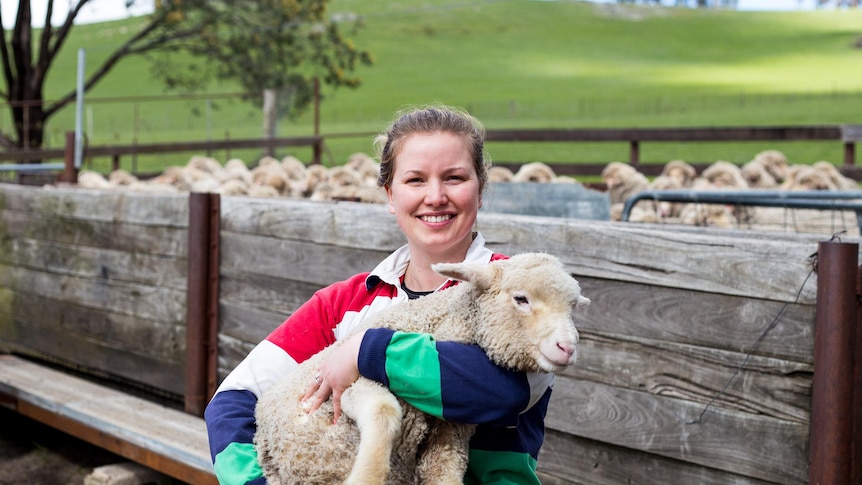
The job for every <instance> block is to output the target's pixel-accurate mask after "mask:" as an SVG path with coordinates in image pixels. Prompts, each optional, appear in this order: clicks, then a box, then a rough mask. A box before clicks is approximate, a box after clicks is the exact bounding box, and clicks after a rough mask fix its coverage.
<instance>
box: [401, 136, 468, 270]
mask: <svg viewBox="0 0 862 485" xmlns="http://www.w3.org/2000/svg"><path fill="white" fill-rule="evenodd" d="M400 148H401V150H400V152H399V153H397V154H396V156H395V164H394V170H393V177H392V184H391V185H390V186H389V187H387V188H386V193H387V195H388V197H389V212H391V213H392V214H395V216H396V219H397V221H398V226H399V227H401V230H402V231H403V232H404V234H405V235H406V236H407V242H408V243H409V245H410V251H411V252H412V253H414V254H417V252H419V251H421V252H423V253H425V254H428V255H437V256H438V257H437V258H436V259H438V260H447V261H461V260H463V258H464V257H465V256H466V254H467V249H468V248H469V247H470V244H471V242H472V231H473V223H474V222H476V215H477V214H478V212H479V208H480V207H482V196H481V194H480V191H479V178H478V175H477V174H476V168H475V166H474V165H473V157H472V155H471V154H470V151H469V150H468V149H467V145H466V143H465V142H464V141H463V140H462V139H461V138H460V137H459V136H457V135H454V134H452V133H448V132H435V133H414V134H412V135H410V136H408V137H407V138H405V139H404V140H403V141H402V143H401V147H400Z"/></svg>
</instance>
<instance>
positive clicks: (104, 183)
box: [78, 170, 114, 189]
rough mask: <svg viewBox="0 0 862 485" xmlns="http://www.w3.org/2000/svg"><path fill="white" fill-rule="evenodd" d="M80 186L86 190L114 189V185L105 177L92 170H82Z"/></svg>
mask: <svg viewBox="0 0 862 485" xmlns="http://www.w3.org/2000/svg"><path fill="white" fill-rule="evenodd" d="M78 186H79V187H82V188H85V189H113V188H114V184H112V183H111V182H109V181H108V179H106V178H105V176H104V175H102V174H100V173H99V172H94V171H92V170H81V171H80V172H79V173H78Z"/></svg>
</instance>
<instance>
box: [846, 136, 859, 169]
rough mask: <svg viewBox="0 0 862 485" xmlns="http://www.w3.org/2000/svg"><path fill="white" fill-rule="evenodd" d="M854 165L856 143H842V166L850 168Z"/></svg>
mask: <svg viewBox="0 0 862 485" xmlns="http://www.w3.org/2000/svg"><path fill="white" fill-rule="evenodd" d="M855 163H856V142H852V141H850V142H845V143H844V166H845V167H852V166H853V165H854V164H855Z"/></svg>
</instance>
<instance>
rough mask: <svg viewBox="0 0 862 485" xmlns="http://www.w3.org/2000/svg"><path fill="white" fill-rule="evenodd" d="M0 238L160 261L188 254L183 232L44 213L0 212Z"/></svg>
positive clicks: (174, 228) (184, 229) (172, 228)
mask: <svg viewBox="0 0 862 485" xmlns="http://www.w3.org/2000/svg"><path fill="white" fill-rule="evenodd" d="M0 236H3V237H4V238H6V239H10V238H11V239H18V238H30V239H35V240H43V241H53V242H56V243H63V244H69V245H75V246H88V247H94V248H102V249H112V250H116V251H128V252H135V253H144V254H151V255H158V256H163V257H177V258H185V257H186V254H187V253H188V249H187V240H188V229H186V228H176V227H168V226H144V225H140V224H128V223H124V222H122V221H119V222H101V221H88V220H82V219H71V218H68V217H59V216H56V215H52V214H47V213H45V214H35V213H32V212H18V211H10V210H3V211H0ZM3 244H4V245H5V244H7V243H5V242H4V243H3Z"/></svg>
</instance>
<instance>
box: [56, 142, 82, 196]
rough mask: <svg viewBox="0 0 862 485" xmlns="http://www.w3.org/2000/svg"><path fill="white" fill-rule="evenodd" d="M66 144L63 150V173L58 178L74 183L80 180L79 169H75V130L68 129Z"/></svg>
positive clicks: (61, 180)
mask: <svg viewBox="0 0 862 485" xmlns="http://www.w3.org/2000/svg"><path fill="white" fill-rule="evenodd" d="M65 134H66V146H65V150H64V151H63V173H61V174H60V176H59V177H58V180H59V181H60V182H66V183H70V184H74V183H77V182H78V170H77V169H75V132H74V131H67V132H66V133H65Z"/></svg>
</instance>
